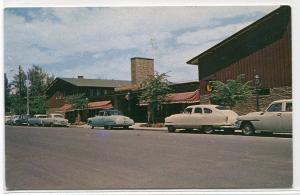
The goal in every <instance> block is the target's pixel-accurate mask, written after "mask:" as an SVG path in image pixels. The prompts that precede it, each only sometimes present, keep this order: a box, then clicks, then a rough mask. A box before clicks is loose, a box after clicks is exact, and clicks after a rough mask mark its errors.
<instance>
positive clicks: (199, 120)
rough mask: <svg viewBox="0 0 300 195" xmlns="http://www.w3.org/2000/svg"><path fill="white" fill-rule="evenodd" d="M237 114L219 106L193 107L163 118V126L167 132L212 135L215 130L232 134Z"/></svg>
mask: <svg viewBox="0 0 300 195" xmlns="http://www.w3.org/2000/svg"><path fill="white" fill-rule="evenodd" d="M237 117H238V114H237V113H235V112H234V111H232V110H229V109H226V108H225V107H223V106H219V105H193V106H188V107H187V108H186V109H184V111H183V113H181V114H175V115H171V116H169V117H167V118H165V126H166V127H168V131H169V132H175V130H176V129H177V128H181V129H187V130H194V129H199V130H202V131H204V133H207V134H209V133H213V132H214V130H216V129H224V130H225V131H230V132H233V131H234V128H235V122H236V120H237Z"/></svg>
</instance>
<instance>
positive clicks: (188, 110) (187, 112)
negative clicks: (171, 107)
mask: <svg viewBox="0 0 300 195" xmlns="http://www.w3.org/2000/svg"><path fill="white" fill-rule="evenodd" d="M192 110H193V108H186V109H184V111H183V113H185V114H191V113H192Z"/></svg>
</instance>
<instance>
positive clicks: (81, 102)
mask: <svg viewBox="0 0 300 195" xmlns="http://www.w3.org/2000/svg"><path fill="white" fill-rule="evenodd" d="M66 102H68V103H69V104H71V105H72V107H73V108H74V109H77V110H84V109H85V108H86V107H87V104H88V102H89V101H88V99H87V98H86V97H85V94H84V93H80V94H74V95H68V96H66ZM80 121H81V116H80V112H77V119H76V122H80Z"/></svg>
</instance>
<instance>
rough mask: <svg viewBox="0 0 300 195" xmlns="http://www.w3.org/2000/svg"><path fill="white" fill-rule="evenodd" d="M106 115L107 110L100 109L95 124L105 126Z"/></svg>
mask: <svg viewBox="0 0 300 195" xmlns="http://www.w3.org/2000/svg"><path fill="white" fill-rule="evenodd" d="M104 115H105V112H104V111H100V112H99V115H98V116H97V117H96V120H94V121H95V126H99V127H101V126H104V118H103V117H104Z"/></svg>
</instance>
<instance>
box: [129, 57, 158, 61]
mask: <svg viewBox="0 0 300 195" xmlns="http://www.w3.org/2000/svg"><path fill="white" fill-rule="evenodd" d="M136 59H139V60H154V59H152V58H142V57H133V58H131V60H136Z"/></svg>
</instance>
